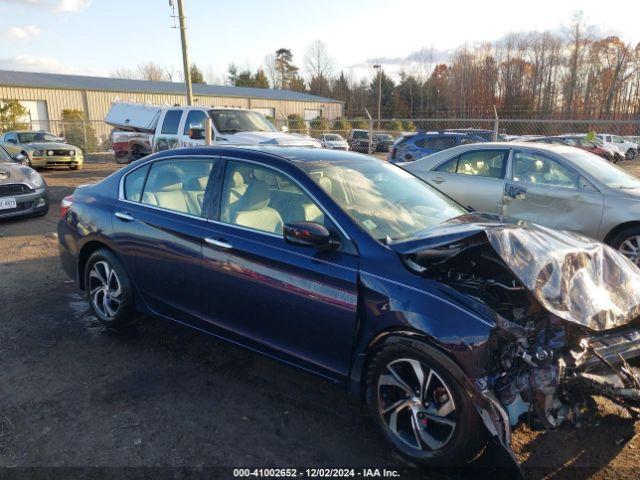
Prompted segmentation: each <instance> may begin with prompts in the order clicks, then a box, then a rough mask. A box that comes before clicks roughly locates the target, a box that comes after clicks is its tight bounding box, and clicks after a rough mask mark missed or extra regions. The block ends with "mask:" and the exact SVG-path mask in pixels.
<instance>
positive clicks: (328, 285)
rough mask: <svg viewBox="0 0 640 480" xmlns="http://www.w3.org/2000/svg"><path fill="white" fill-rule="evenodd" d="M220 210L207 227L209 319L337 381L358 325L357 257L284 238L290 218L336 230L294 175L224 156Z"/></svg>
mask: <svg viewBox="0 0 640 480" xmlns="http://www.w3.org/2000/svg"><path fill="white" fill-rule="evenodd" d="M219 198H220V201H219V205H220V208H219V212H220V213H219V214H218V215H216V217H215V221H213V222H211V223H209V224H208V225H206V226H205V229H204V233H203V237H204V238H203V240H204V261H203V278H202V282H203V309H204V318H205V320H206V321H208V322H210V323H212V324H214V325H216V326H219V327H222V328H224V329H226V330H227V331H229V332H231V333H232V334H234V335H236V336H237V338H239V339H240V340H239V341H241V342H242V343H244V344H246V345H249V346H252V347H254V348H256V349H258V350H261V351H264V352H267V353H272V354H274V355H276V356H277V357H279V358H281V359H283V360H285V361H290V362H293V363H296V364H298V365H300V366H302V367H304V368H308V369H311V370H314V371H316V372H319V373H321V374H325V375H327V376H330V377H334V378H339V377H341V376H344V375H347V374H348V372H349V365H350V359H351V353H352V348H353V340H354V337H355V330H356V312H357V299H358V293H357V274H358V258H357V256H356V255H355V254H354V253H350V252H349V249H348V248H346V247H349V246H350V244H347V243H346V242H348V240H347V239H345V238H341V240H342V241H343V242H345V243H343V245H344V247H345V248H342V249H340V250H338V251H326V252H322V251H318V250H316V249H314V248H312V247H303V246H299V245H292V244H290V243H287V242H285V240H284V239H283V235H282V228H283V225H284V224H285V223H288V222H295V221H312V222H317V223H321V224H323V225H325V226H326V227H327V228H328V229H329V230H330V231H333V232H336V235H338V236H339V234H338V233H337V232H338V230H337V228H336V226H335V225H334V224H333V222H332V221H331V219H330V218H329V217H328V216H327V215H326V214H325V213H324V211H323V210H322V209H321V208H320V207H319V205H318V204H317V202H316V201H314V200H313V199H312V198H311V197H310V196H309V195H308V194H307V193H306V192H305V191H304V190H303V188H302V187H300V186H299V184H298V183H296V182H295V181H294V180H292V178H291V177H289V176H288V175H285V174H284V173H282V172H279V171H276V170H273V169H271V168H269V167H266V166H262V165H261V164H256V163H249V162H247V163H245V162H240V161H231V160H229V161H227V165H226V168H225V174H224V181H223V185H222V189H221V195H220V197H219Z"/></svg>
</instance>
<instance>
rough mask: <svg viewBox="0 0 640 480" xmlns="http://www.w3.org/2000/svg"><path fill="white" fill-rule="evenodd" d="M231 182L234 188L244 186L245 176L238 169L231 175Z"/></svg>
mask: <svg viewBox="0 0 640 480" xmlns="http://www.w3.org/2000/svg"><path fill="white" fill-rule="evenodd" d="M231 184H232V185H231V186H232V188H238V187H242V186H244V177H243V176H242V174H241V173H240V172H239V171H237V170H236V171H235V172H233V175H232V176H231Z"/></svg>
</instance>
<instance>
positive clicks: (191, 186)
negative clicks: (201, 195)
mask: <svg viewBox="0 0 640 480" xmlns="http://www.w3.org/2000/svg"><path fill="white" fill-rule="evenodd" d="M208 181H209V177H208V176H205V177H193V178H190V179H189V181H188V182H187V190H195V191H203V190H205V189H206V188H207V182H208Z"/></svg>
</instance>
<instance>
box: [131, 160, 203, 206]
mask: <svg viewBox="0 0 640 480" xmlns="http://www.w3.org/2000/svg"><path fill="white" fill-rule="evenodd" d="M213 163H214V160H188V159H184V160H182V159H181V160H161V161H158V162H154V163H153V164H152V166H151V170H150V171H149V175H148V176H147V180H146V182H145V185H144V192H143V194H142V197H141V202H142V203H144V204H146V205H152V206H154V207H158V208H163V209H166V210H172V211H175V212H180V213H186V214H189V215H195V216H198V217H201V216H204V215H203V205H204V195H205V191H206V189H207V185H208V183H209V178H210V177H211V170H212V169H213ZM127 178H128V177H127ZM125 191H126V187H125Z"/></svg>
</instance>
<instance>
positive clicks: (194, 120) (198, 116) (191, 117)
mask: <svg viewBox="0 0 640 480" xmlns="http://www.w3.org/2000/svg"><path fill="white" fill-rule="evenodd" d="M205 118H207V114H206V113H204V112H203V111H202V110H191V111H190V112H189V113H188V114H187V121H186V122H184V130H183V132H182V133H183V134H184V135H187V134H188V133H189V129H190V128H191V127H192V126H194V125H200V126H202V127H203V128H204V120H205Z"/></svg>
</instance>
